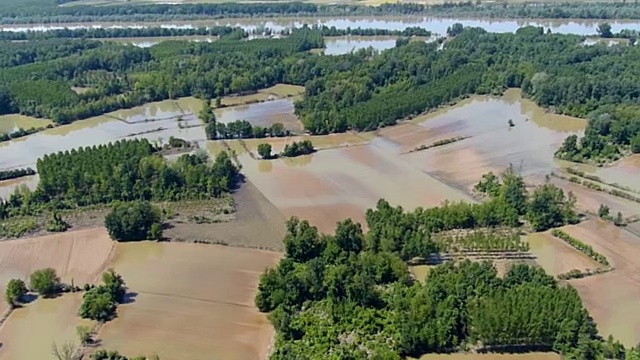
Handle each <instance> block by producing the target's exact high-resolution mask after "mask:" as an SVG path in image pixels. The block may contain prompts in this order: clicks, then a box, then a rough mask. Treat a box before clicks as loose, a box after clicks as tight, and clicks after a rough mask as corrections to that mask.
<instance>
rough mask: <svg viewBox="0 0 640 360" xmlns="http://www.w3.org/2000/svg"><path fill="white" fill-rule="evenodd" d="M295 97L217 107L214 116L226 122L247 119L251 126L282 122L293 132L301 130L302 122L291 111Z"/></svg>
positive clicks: (265, 125) (266, 125)
mask: <svg viewBox="0 0 640 360" xmlns="http://www.w3.org/2000/svg"><path fill="white" fill-rule="evenodd" d="M294 101H295V99H292V98H288V99H278V100H271V101H265V102H259V103H255V104H248V105H237V106H231V107H226V108H222V109H217V110H216V111H215V113H216V118H217V120H218V121H219V122H221V123H224V124H228V123H230V122H232V121H236V120H247V121H249V122H250V123H251V125H253V126H261V127H269V126H271V125H273V124H275V123H282V124H283V125H284V126H285V128H287V129H288V130H291V131H294V132H301V131H302V124H301V123H300V120H298V117H297V116H295V115H294V113H293V102H294Z"/></svg>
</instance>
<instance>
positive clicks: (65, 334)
mask: <svg viewBox="0 0 640 360" xmlns="http://www.w3.org/2000/svg"><path fill="white" fill-rule="evenodd" d="M81 303H82V294H80V293H75V294H65V295H62V296H59V297H57V298H55V299H41V298H40V299H38V300H36V301H35V302H32V303H30V304H28V305H26V306H24V307H22V308H19V309H15V310H14V311H13V312H12V313H11V315H10V316H9V318H8V319H7V321H6V322H5V323H4V325H3V326H2V327H1V328H0V345H1V347H0V360H22V359H25V360H27V359H28V360H30V359H52V358H53V357H52V356H51V347H52V345H53V343H55V344H57V345H58V346H62V345H63V344H64V343H66V342H73V343H75V344H76V345H77V344H78V339H77V335H76V326H77V325H85V324H86V325H89V324H90V322H89V321H86V320H82V319H80V318H79V317H78V315H77V313H78V308H79V307H80V304H81Z"/></svg>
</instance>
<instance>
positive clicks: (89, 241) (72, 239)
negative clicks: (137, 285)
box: [0, 229, 114, 312]
mask: <svg viewBox="0 0 640 360" xmlns="http://www.w3.org/2000/svg"><path fill="white" fill-rule="evenodd" d="M113 245H114V244H113V242H112V241H111V239H110V238H109V235H108V234H107V232H106V230H105V229H89V230H78V231H71V232H66V233H61V234H56V235H47V236H41V237H35V238H30V239H21V240H10V241H1V242H0V291H2V293H4V287H5V285H6V283H7V282H8V281H9V280H11V279H14V278H17V279H23V280H27V279H28V277H29V274H31V273H32V272H34V271H35V270H38V269H43V268H48V267H50V268H54V269H56V271H57V273H58V276H60V278H61V279H62V281H63V282H67V283H70V282H71V280H73V281H74V283H75V284H76V285H79V286H82V285H84V284H86V283H93V282H94V281H95V280H96V279H97V278H98V277H99V276H100V274H102V271H103V270H104V264H105V262H106V261H107V259H108V258H109V256H110V254H111V250H112V247H113ZM5 306H6V303H5V302H4V301H2V303H1V304H0V312H1V311H4V308H5Z"/></svg>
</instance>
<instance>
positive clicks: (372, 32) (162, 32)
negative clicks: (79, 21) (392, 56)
mask: <svg viewBox="0 0 640 360" xmlns="http://www.w3.org/2000/svg"><path fill="white" fill-rule="evenodd" d="M313 29H314V30H316V29H317V30H320V31H321V32H322V35H323V36H344V35H357V36H425V37H426V36H431V31H429V30H426V29H423V28H420V27H407V28H406V29H404V30H388V29H374V28H360V27H358V28H347V29H337V28H336V27H335V26H332V27H328V26H314V27H313ZM251 32H252V33H266V34H268V35H275V34H282V35H288V34H289V33H290V30H289V29H285V30H282V31H274V30H272V29H269V28H265V29H254V30H253V31H251ZM238 33H240V34H241V35H240V36H237V34H238ZM196 35H199V36H220V37H222V38H224V37H225V36H229V35H233V36H237V37H239V38H246V37H247V36H249V32H248V31H245V30H243V29H242V28H240V27H232V26H212V27H197V28H186V29H185V28H163V27H143V28H81V29H68V28H65V29H53V30H46V31H38V30H29V31H0V40H10V41H25V40H41V39H56V38H59V39H67V38H68V39H111V38H133V37H170V36H171V37H178V36H196Z"/></svg>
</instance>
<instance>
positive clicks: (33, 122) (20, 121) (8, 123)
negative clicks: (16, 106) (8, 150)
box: [0, 114, 53, 134]
mask: <svg viewBox="0 0 640 360" xmlns="http://www.w3.org/2000/svg"><path fill="white" fill-rule="evenodd" d="M51 124H53V122H52V121H51V120H48V119H38V118H34V117H31V116H25V115H20V114H10V115H0V133H3V134H8V133H12V132H14V131H16V130H18V129H21V128H22V129H25V130H27V129H31V128H40V127H46V126H47V125H51Z"/></svg>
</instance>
